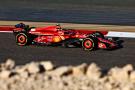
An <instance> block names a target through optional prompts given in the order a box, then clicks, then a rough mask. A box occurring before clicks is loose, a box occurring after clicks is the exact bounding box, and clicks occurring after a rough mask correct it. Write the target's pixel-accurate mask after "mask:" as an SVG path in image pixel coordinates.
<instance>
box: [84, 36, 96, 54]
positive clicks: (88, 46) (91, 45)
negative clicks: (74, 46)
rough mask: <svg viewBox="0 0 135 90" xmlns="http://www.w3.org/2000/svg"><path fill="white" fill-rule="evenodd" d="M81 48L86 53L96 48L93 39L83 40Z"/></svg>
mask: <svg viewBox="0 0 135 90" xmlns="http://www.w3.org/2000/svg"><path fill="white" fill-rule="evenodd" d="M82 48H83V49H84V50H87V51H92V50H95V49H96V48H97V42H96V39H94V38H85V39H84V40H83V41H82Z"/></svg>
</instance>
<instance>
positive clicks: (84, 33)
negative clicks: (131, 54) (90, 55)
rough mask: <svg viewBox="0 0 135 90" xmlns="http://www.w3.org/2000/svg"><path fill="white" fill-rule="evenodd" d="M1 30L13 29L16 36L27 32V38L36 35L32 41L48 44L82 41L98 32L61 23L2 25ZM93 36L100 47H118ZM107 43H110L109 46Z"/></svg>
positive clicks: (109, 42) (105, 32) (102, 32)
mask: <svg viewBox="0 0 135 90" xmlns="http://www.w3.org/2000/svg"><path fill="white" fill-rule="evenodd" d="M0 30H5V31H8V30H9V31H13V32H14V34H15V36H17V35H18V34H20V33H21V34H22V33H24V34H26V37H27V38H31V37H28V36H34V37H32V43H33V42H34V43H44V44H47V45H48V44H54V43H60V42H63V41H66V40H68V39H78V40H80V41H83V40H84V39H86V38H89V36H91V35H94V33H96V31H94V30H73V29H63V28H61V27H60V26H59V25H56V26H48V27H37V28H24V27H23V28H22V27H14V26H11V27H0ZM100 33H101V34H102V35H106V34H107V33H108V32H107V31H100ZM27 35H28V36H27ZM21 38H22V37H21V36H20V37H19V40H21ZM24 38H25V37H24ZM93 38H96V39H97V41H98V42H97V44H98V45H97V46H98V48H103V49H107V48H115V47H117V44H116V43H114V41H111V40H108V39H105V38H103V37H97V36H93ZM17 39H18V38H17ZM107 44H108V45H109V47H108V45H107ZM19 45H25V44H19ZM86 45H87V44H86Z"/></svg>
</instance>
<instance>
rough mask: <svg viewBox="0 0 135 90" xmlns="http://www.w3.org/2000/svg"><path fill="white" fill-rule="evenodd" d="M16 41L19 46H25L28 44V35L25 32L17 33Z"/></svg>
mask: <svg viewBox="0 0 135 90" xmlns="http://www.w3.org/2000/svg"><path fill="white" fill-rule="evenodd" d="M15 39H16V43H17V45H19V46H25V45H27V44H28V36H27V35H26V34H25V33H18V34H17V35H16V36H15Z"/></svg>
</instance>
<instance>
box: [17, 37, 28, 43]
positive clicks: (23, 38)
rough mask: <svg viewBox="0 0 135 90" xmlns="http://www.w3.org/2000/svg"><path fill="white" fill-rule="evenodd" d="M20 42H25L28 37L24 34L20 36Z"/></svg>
mask: <svg viewBox="0 0 135 90" xmlns="http://www.w3.org/2000/svg"><path fill="white" fill-rule="evenodd" d="M18 42H20V43H25V42H26V37H25V36H23V35H20V36H19V37H18Z"/></svg>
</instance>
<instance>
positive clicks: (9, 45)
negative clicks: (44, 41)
mask: <svg viewBox="0 0 135 90" xmlns="http://www.w3.org/2000/svg"><path fill="white" fill-rule="evenodd" d="M121 39H122V40H124V43H123V46H124V47H123V48H121V49H117V50H113V51H106V50H96V51H92V52H88V51H83V50H82V49H81V48H62V47H46V46H24V47H22V46H17V45H16V43H15V38H14V36H13V35H12V34H11V33H0V62H4V61H5V60H6V59H7V58H12V59H14V60H15V62H16V64H19V65H20V64H26V63H28V62H31V61H42V60H51V61H52V62H53V63H55V64H56V65H58V66H59V65H78V64H81V63H88V64H89V63H92V62H95V63H97V64H98V65H99V66H100V67H101V68H102V69H109V68H111V67H114V66H124V65H126V64H133V65H134V66H135V39H127V38H121Z"/></svg>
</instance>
